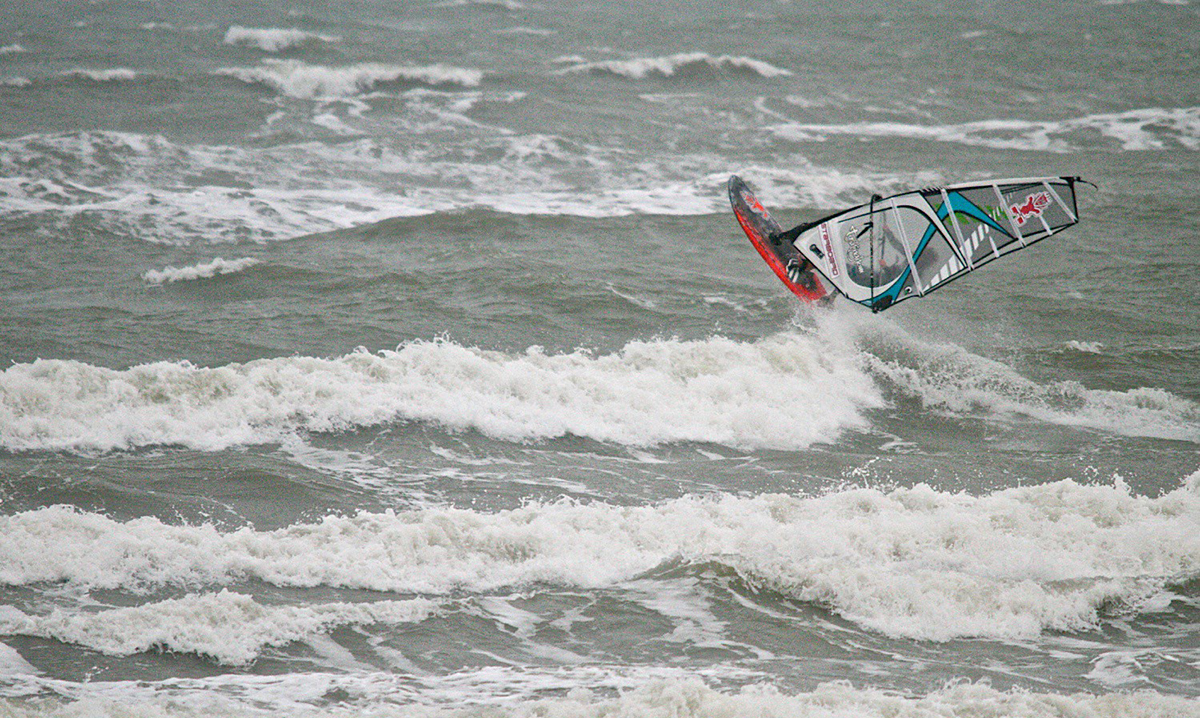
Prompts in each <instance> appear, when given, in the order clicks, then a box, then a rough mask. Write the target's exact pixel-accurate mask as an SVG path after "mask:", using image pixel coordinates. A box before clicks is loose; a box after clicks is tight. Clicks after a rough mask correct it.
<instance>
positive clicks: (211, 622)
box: [0, 590, 437, 665]
mask: <svg viewBox="0 0 1200 718" xmlns="http://www.w3.org/2000/svg"><path fill="white" fill-rule="evenodd" d="M436 608H437V604H435V603H433V602H432V601H427V600H425V599H413V600H409V601H377V602H371V603H333V604H323V605H322V604H318V605H313V606H265V605H263V604H260V603H258V602H256V601H255V600H254V599H253V598H251V597H250V596H247V595H244V594H240V593H233V592H230V591H228V590H222V591H220V592H219V593H209V594H200V595H194V596H185V597H183V598H177V599H168V600H165V601H161V602H158V603H151V604H147V605H143V606H135V607H129V608H112V609H108V610H103V611H98V612H87V613H78V612H72V611H65V610H62V609H55V610H54V611H53V612H51V613H49V614H47V615H42V616H39V615H29V614H26V613H24V612H22V611H20V610H19V609H16V608H12V607H7V606H0V633H3V634H7V635H20V636H38V637H41V638H52V639H54V640H56V641H62V642H64V643H74V644H78V645H81V646H86V647H88V648H90V649H92V650H95V651H99V652H101V653H105V654H108V655H110V656H130V655H134V654H136V653H145V652H147V651H150V650H154V649H162V650H167V651H171V652H174V653H194V654H197V655H200V656H208V657H210V658H212V659H214V660H215V661H216V662H217V663H222V664H226V665H243V664H247V663H250V662H251V661H253V660H255V659H256V658H258V657H259V655H260V654H261V653H262V651H263V649H265V648H267V647H269V646H282V645H285V644H288V643H292V642H294V641H302V640H305V639H309V638H311V637H313V636H316V635H319V634H323V633H328V632H329V631H332V630H333V629H335V628H338V627H341V626H352V625H368V624H375V623H387V624H398V623H416V622H419V621H423V620H424V619H426V618H428V617H429V616H430V615H432V613H433V612H434V611H435V610H436Z"/></svg>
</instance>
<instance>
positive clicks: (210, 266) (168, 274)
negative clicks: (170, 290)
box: [142, 257, 259, 284]
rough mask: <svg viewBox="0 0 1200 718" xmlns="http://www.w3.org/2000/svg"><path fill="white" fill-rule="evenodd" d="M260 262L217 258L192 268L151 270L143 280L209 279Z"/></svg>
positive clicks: (239, 270)
mask: <svg viewBox="0 0 1200 718" xmlns="http://www.w3.org/2000/svg"><path fill="white" fill-rule="evenodd" d="M258 262H259V260H257V259H255V258H253V257H243V258H242V259H232V260H229V261H226V260H224V259H222V258H220V257H217V258H216V259H214V260H212V261H211V262H204V263H202V264H195V265H192V266H190V267H171V266H167V267H164V268H162V269H151V270H150V271H148V272H146V273H145V274H143V275H142V279H144V280H146V281H147V282H149V283H150V284H163V283H167V284H170V283H172V282H184V281H190V280H193V279H208V278H210V277H215V276H216V275H218V274H234V273H237V272H242V271H245V270H247V269H249V268H250V267H253V266H254V265H256V264H258Z"/></svg>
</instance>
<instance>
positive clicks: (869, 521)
mask: <svg viewBox="0 0 1200 718" xmlns="http://www.w3.org/2000/svg"><path fill="white" fill-rule="evenodd" d="M1198 486H1200V474H1198V475H1196V476H1193V477H1192V478H1191V479H1190V480H1189V481H1188V482H1187V483H1186V485H1185V486H1183V487H1181V488H1178V489H1176V490H1174V491H1171V492H1169V493H1166V494H1164V495H1162V496H1160V497H1158V498H1150V497H1145V496H1138V495H1134V494H1132V493H1131V492H1130V490H1129V488H1128V487H1127V486H1126V485H1125V484H1123V483H1122V482H1121V481H1120V480H1116V481H1115V483H1114V484H1112V485H1107V486H1105V485H1081V484H1078V483H1075V482H1073V481H1070V480H1065V481H1059V482H1055V483H1051V484H1045V485H1040V486H1027V487H1020V488H1011V489H1005V490H1001V491H997V492H994V493H991V494H987V495H983V496H971V495H968V494H962V493H946V492H939V491H937V490H934V489H932V488H930V487H928V486H925V485H917V486H914V487H912V488H899V489H893V490H888V491H885V490H880V489H871V488H855V489H847V490H842V491H839V492H836V493H832V494H829V495H825V496H816V497H796V496H786V495H762V496H754V497H745V496H734V495H729V494H725V495H719V496H713V497H706V498H698V497H684V498H680V499H676V500H672V501H667V502H664V503H660V504H658V505H650V506H617V505H610V504H605V503H599V502H597V503H588V504H581V503H577V502H574V501H569V500H560V501H555V502H549V503H542V502H530V503H528V504H526V505H524V506H522V507H520V508H518V509H513V510H507V511H500V512H497V513H486V512H482V511H476V510H468V509H456V508H428V509H421V510H411V511H403V512H393V511H387V512H385V513H360V514H358V515H356V516H350V517H343V516H327V517H326V518H324V519H322V520H320V521H318V522H316V523H311V524H296V525H292V526H289V527H286V528H282V529H278V530H274V531H256V530H254V529H252V528H249V527H247V528H241V529H236V530H221V529H219V528H217V527H215V526H212V525H191V526H189V525H169V524H165V523H163V522H162V521H160V520H158V519H156V518H138V519H133V520H130V521H126V522H121V521H116V520H113V519H110V518H108V517H106V516H103V515H100V514H95V513H88V512H83V511H79V510H75V509H72V508H68V507H62V506H56V507H48V508H42V509H37V510H32V511H27V512H24V513H19V514H16V515H13V516H6V517H0V536H2V537H3V539H0V583H3V584H5V585H9V586H29V585H36V584H39V583H45V582H56V583H65V584H66V585H67V586H68V587H73V588H81V589H92V590H94V589H121V590H124V591H129V592H135V593H136V592H142V591H154V590H157V589H160V588H162V587H172V586H185V587H204V586H227V585H230V584H232V583H234V582H238V581H243V580H257V581H264V582H266V583H269V584H272V585H276V586H281V587H316V586H329V587H337V588H349V589H367V590H377V591H392V592H404V593H418V594H426V595H435V596H442V595H447V594H451V593H456V592H461V591H467V592H488V591H493V590H497V589H501V588H512V587H519V586H530V585H533V584H537V583H551V584H560V585H569V586H579V587H583V588H604V587H611V586H617V585H620V584H621V583H622V582H625V581H629V580H633V579H636V578H638V577H639V576H641V575H643V574H644V573H645V572H647V571H650V570H653V569H655V568H656V567H659V566H662V565H664V564H667V563H670V562H679V561H682V562H685V563H700V564H704V563H716V564H722V565H725V566H727V567H729V568H730V569H731V570H732V571H734V572H736V573H737V574H738V575H739V576H741V577H742V579H743V580H745V581H747V582H749V583H750V584H751V585H754V586H757V587H765V588H770V589H773V590H776V591H780V592H782V593H784V594H785V595H788V596H791V597H793V598H795V599H797V600H801V601H806V602H812V603H816V604H818V605H822V606H826V607H828V608H829V609H830V610H832V611H835V612H836V613H838V614H840V615H842V616H843V617H845V618H846V619H848V620H851V621H854V622H856V623H858V624H860V625H862V626H864V627H866V628H868V629H871V630H874V631H878V632H880V633H883V634H886V635H889V636H898V637H908V638H914V639H921V640H932V641H945V640H950V639H954V638H962V637H986V638H994V639H1027V638H1030V637H1033V636H1036V635H1038V634H1039V633H1040V632H1042V631H1047V630H1055V631H1081V630H1086V629H1090V628H1094V627H1095V626H1097V625H1098V624H1099V623H1100V621H1101V620H1102V619H1103V615H1104V613H1105V611H1107V610H1109V609H1111V608H1113V607H1119V608H1122V609H1123V610H1132V611H1138V610H1140V607H1142V606H1151V607H1153V606H1154V605H1155V601H1156V600H1157V599H1158V598H1159V597H1161V596H1162V595H1163V594H1164V592H1166V590H1167V587H1169V586H1172V585H1176V584H1182V583H1186V582H1188V581H1192V580H1195V579H1196V578H1197V577H1200V561H1198V559H1197V557H1198V556H1200V533H1197V532H1196V530H1195V516H1196V515H1198V514H1200V490H1198ZM131 546H136V547H137V550H130V548H129V547H131ZM210 604H212V605H211V606H210ZM197 606H200V607H201V608H202V609H203V610H205V611H207V610H209V608H212V607H214V606H215V607H216V609H217V610H220V611H227V612H233V613H236V614H237V615H239V616H241V618H239V619H238V620H239V621H242V622H243V623H247V622H248V624H249V625H250V626H251V628H253V630H250V631H249V633H250V634H251V635H249V636H248V637H247V638H246V639H245V640H246V641H248V642H249V643H248V644H245V645H249V646H251V648H237V647H236V646H231V647H230V648H229V650H230V651H233V653H230V654H227V655H226V657H227V658H228V659H229V660H234V661H236V660H241V658H240V657H243V656H245V655H249V654H250V653H252V652H253V650H255V649H253V648H252V647H253V646H261V645H273V642H274V641H276V640H284V639H285V638H286V640H292V638H291V637H293V636H296V635H298V633H304V632H305V631H311V630H316V629H315V628H313V625H315V624H321V625H324V623H323V622H330V621H331V622H335V623H336V622H339V621H340V622H362V621H368V620H393V619H391V618H386V617H384V618H381V617H380V616H378V615H376V614H374V613H371V612H370V611H372V610H373V609H368V608H362V607H358V606H354V607H335V608H330V609H328V611H327V612H323V611H325V609H319V608H312V609H271V611H266V610H265V609H261V607H257V606H256V605H254V604H251V603H249V599H246V598H243V597H238V596H234V595H223V594H217V595H216V596H215V597H214V596H209V597H202V598H193V599H186V600H184V601H183V602H175V603H170V602H167V603H165V604H152V605H151V606H147V607H142V608H136V609H129V610H128V611H127V612H125V613H121V612H110V613H109V614H101V615H100V616H98V617H88V618H86V619H85V618H80V619H74V618H72V619H70V620H67V619H63V618H61V617H60V618H57V619H55V618H49V619H38V620H34V619H28V620H32V621H33V623H32V624H29V628H27V629H22V630H24V631H27V632H31V633H37V634H38V635H55V636H79V638H78V640H80V641H82V642H85V643H88V642H89V641H90V642H93V643H94V642H99V641H101V640H108V639H101V638H96V637H95V636H97V635H99V634H101V633H103V631H104V630H107V629H104V628H103V626H104V625H106V623H105V622H106V621H108V620H109V619H110V618H111V619H112V621H114V622H117V621H119V622H121V623H123V624H124V625H130V626H133V628H132V629H131V635H128V636H126V637H124V638H122V639H120V640H119V641H118V643H117V644H113V645H114V646H116V647H114V648H113V649H112V650H114V651H125V650H134V647H135V646H139V645H148V644H155V643H161V642H162V641H163V640H167V639H163V638H162V637H161V635H162V634H161V631H162V630H170V629H162V628H159V627H158V623H159V622H158V621H157V620H155V617H156V616H159V615H160V614H163V613H164V612H166V613H172V612H183V613H187V612H195V611H197V610H201V608H198V607H197ZM396 608H397V610H402V611H404V612H406V613H404V615H405V616H409V615H410V614H409V613H407V612H408V611H410V610H411V609H412V607H411V606H407V605H406V606H403V607H396ZM426 608H427V607H426ZM426 608H420V610H418V611H417V614H420V613H421V612H422V611H425V610H426ZM388 610H391V609H388ZM289 611H291V613H289ZM297 611H299V613H295V612H297ZM357 611H367V613H365V614H361V615H360V614H359V613H356V612H357ZM293 613H295V615H293ZM301 614H303V615H301ZM4 615H5V616H7V618H6V619H4V620H5V621H6V622H7V623H8V624H13V625H17V624H21V625H24V624H22V622H23V621H26V619H23V618H22V617H21V615H16V614H14V613H13V612H12V611H9V612H8V613H7V614H4ZM389 615H390V614H389ZM412 615H416V614H412ZM105 616H108V617H105ZM405 620H408V619H405ZM68 640H76V639H75V638H70V639H68ZM169 640H172V641H174V640H177V639H169ZM194 640H195V641H199V643H193V644H192V646H191V647H189V648H187V649H186V650H197V651H200V652H210V651H215V650H219V649H216V648H208V647H200V646H201V644H203V646H215V645H216V641H217V640H218V637H216V636H215V635H209V634H204V635H203V636H202V637H201V638H197V639H194ZM89 645H91V644H89ZM121 646H124V647H121Z"/></svg>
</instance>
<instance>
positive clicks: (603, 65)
mask: <svg viewBox="0 0 1200 718" xmlns="http://www.w3.org/2000/svg"><path fill="white" fill-rule="evenodd" d="M565 61H566V62H571V63H573V64H572V65H571V66H569V67H566V68H564V69H562V70H559V73H560V74H561V73H568V72H600V73H609V74H613V75H619V76H621V77H628V78H631V79H634V80H640V79H643V78H645V77H647V76H648V75H661V76H663V77H671V76H673V75H675V74H677V73H678V74H682V73H686V72H691V71H696V70H705V71H713V70H733V71H747V72H751V73H754V74H757V75H760V76H762V77H768V78H770V77H783V76H787V75H791V74H792V72H791V70H785V69H783V68H781V67H776V66H774V65H772V64H770V63H767V62H763V61H762V60H755V59H754V58H750V57H737V56H733V55H715V56H714V55H710V54H708V53H706V52H685V53H679V54H675V55H666V56H662V57H640V58H634V59H631V60H604V61H600V62H587V61H585V60H582V59H580V58H566V59H565Z"/></svg>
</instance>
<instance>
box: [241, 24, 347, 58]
mask: <svg viewBox="0 0 1200 718" xmlns="http://www.w3.org/2000/svg"><path fill="white" fill-rule="evenodd" d="M339 40H341V38H339V37H336V36H333V35H321V34H319V33H315V32H305V31H304V30H297V29H296V28H273V27H268V28H256V27H241V26H240V25H234V26H232V27H230V28H229V30H228V31H226V33H225V44H226V45H246V46H249V47H257V48H258V49H260V50H262V51H263V52H282V51H284V50H286V49H288V48H291V47H295V46H297V45H303V44H304V43H307V42H312V41H318V42H338V41H339Z"/></svg>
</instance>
